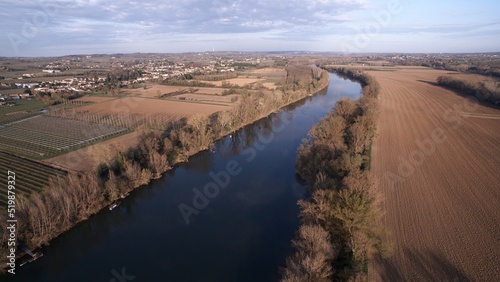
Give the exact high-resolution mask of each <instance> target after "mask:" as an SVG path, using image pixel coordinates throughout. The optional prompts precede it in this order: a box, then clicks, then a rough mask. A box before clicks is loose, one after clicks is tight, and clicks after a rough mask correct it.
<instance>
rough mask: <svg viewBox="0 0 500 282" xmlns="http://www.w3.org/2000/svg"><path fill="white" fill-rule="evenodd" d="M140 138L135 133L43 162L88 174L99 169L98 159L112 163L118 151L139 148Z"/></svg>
mask: <svg viewBox="0 0 500 282" xmlns="http://www.w3.org/2000/svg"><path fill="white" fill-rule="evenodd" d="M138 137H139V133H138V132H137V131H134V132H132V133H128V134H125V135H122V136H119V137H116V138H113V139H111V140H107V141H104V142H100V143H98V144H94V145H92V146H88V147H85V148H82V149H79V150H76V151H73V152H69V153H67V154H64V155H60V156H57V157H54V158H50V159H46V160H43V161H42V162H43V163H45V164H48V165H52V166H54V167H56V168H59V169H64V170H69V171H77V172H87V171H89V170H92V169H95V168H96V167H97V165H98V163H97V162H96V161H95V160H96V159H100V160H101V161H103V160H106V161H110V160H111V159H112V158H113V157H114V156H116V152H117V151H118V150H121V151H125V150H126V149H127V148H130V147H133V146H137V145H138V143H139V138H138Z"/></svg>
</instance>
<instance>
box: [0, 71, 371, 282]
mask: <svg viewBox="0 0 500 282" xmlns="http://www.w3.org/2000/svg"><path fill="white" fill-rule="evenodd" d="M360 90H361V87H360V85H359V84H358V83H355V82H352V81H349V80H345V79H343V78H340V77H338V76H336V75H334V74H330V84H329V87H328V88H327V89H326V90H324V91H322V92H320V93H318V94H316V95H314V96H313V97H310V98H307V99H304V100H302V101H300V102H297V103H295V104H294V105H291V106H288V107H286V108H284V109H283V110H281V111H280V112H278V113H275V114H272V115H271V116H269V117H267V118H264V119H262V120H259V121H257V122H255V123H253V124H251V125H248V126H246V127H244V128H242V129H241V130H239V131H237V132H235V133H234V134H233V135H231V136H228V137H226V138H224V139H222V140H220V141H219V142H217V143H216V144H215V149H214V150H213V151H204V152H201V153H199V154H197V155H195V156H193V157H192V158H190V160H189V162H188V163H185V164H182V165H179V166H177V167H176V168H174V169H173V170H171V171H169V172H167V173H166V174H165V175H164V176H163V177H162V178H161V179H158V180H154V181H152V182H151V183H150V184H149V185H147V186H145V187H142V188H140V189H137V190H135V191H133V192H132V193H131V194H130V196H129V197H127V198H126V199H124V200H123V201H122V203H121V205H120V206H118V207H117V208H115V209H114V210H111V211H109V210H107V209H106V210H103V211H101V212H99V213H98V214H97V215H94V216H92V217H91V218H89V219H88V220H86V221H85V222H82V223H80V224H78V225H77V226H75V227H74V228H73V229H71V230H70V231H68V232H66V233H64V234H63V235H62V236H60V237H59V238H56V239H55V240H53V241H52V242H51V245H50V246H48V247H45V248H43V249H42V252H43V253H44V256H43V257H42V258H40V259H38V260H37V261H36V262H33V263H29V264H27V265H24V266H22V267H18V268H17V269H16V274H15V275H11V274H8V275H7V277H0V278H7V279H8V280H12V281H51V282H52V281H218V282H221V281H252V282H253V281H277V280H278V279H279V272H280V268H281V267H283V266H284V264H285V259H286V257H287V256H288V255H289V254H290V253H291V252H292V251H293V250H292V247H291V244H290V240H291V239H292V238H293V236H294V234H295V232H296V230H297V228H298V225H299V219H298V218H297V215H298V212H299V208H298V206H297V200H298V199H300V198H302V197H303V195H304V191H305V186H304V184H303V183H301V182H300V180H299V179H298V177H297V176H296V173H295V160H296V155H297V154H296V152H297V148H298V146H299V144H300V142H301V141H302V139H303V138H306V137H307V132H308V131H309V130H310V129H311V127H312V126H313V125H314V124H316V123H317V122H318V121H319V120H320V119H321V118H322V117H323V116H325V115H326V114H327V113H328V112H329V111H330V110H331V109H332V108H333V107H334V105H335V103H336V101H337V100H338V98H340V97H351V98H354V99H357V98H358V97H359V95H360V92H361V91H360Z"/></svg>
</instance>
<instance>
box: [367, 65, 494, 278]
mask: <svg viewBox="0 0 500 282" xmlns="http://www.w3.org/2000/svg"><path fill="white" fill-rule="evenodd" d="M369 73H370V74H371V75H372V76H374V77H375V78H376V79H377V81H379V83H380V85H381V95H380V98H379V103H380V105H381V116H380V120H379V127H378V137H377V138H376V140H375V143H374V147H373V152H372V162H373V163H372V169H373V172H374V174H375V176H376V178H377V180H378V182H379V187H380V190H381V193H382V194H383V203H382V208H383V210H384V212H385V216H384V219H385V223H386V225H387V227H388V228H389V230H390V231H391V232H392V237H393V241H394V242H395V246H394V247H395V251H394V255H393V256H392V257H391V258H390V259H387V260H384V259H381V258H377V259H375V261H374V262H373V263H372V266H371V267H370V270H371V273H370V281H374V280H382V281H464V280H465V281H466V280H475V281H500V119H499V118H498V117H500V110H499V109H497V108H493V107H489V106H485V105H479V104H475V103H470V102H469V100H467V99H466V98H465V97H463V96H459V95H457V94H455V93H454V92H451V91H448V90H445V89H443V88H441V87H439V86H436V85H433V84H432V82H435V80H436V78H437V76H439V75H443V74H445V72H441V71H436V70H430V69H427V70H418V69H404V70H400V71H395V72H389V71H372V72H369Z"/></svg>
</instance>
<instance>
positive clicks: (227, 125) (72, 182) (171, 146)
mask: <svg viewBox="0 0 500 282" xmlns="http://www.w3.org/2000/svg"><path fill="white" fill-rule="evenodd" d="M324 73H326V72H324ZM324 73H323V75H322V77H320V79H318V80H317V84H316V85H317V87H316V89H317V91H316V90H315V91H314V92H319V91H321V90H322V89H324V88H326V87H327V86H328V81H329V77H328V75H327V73H326V75H325V74H324ZM313 79H315V78H314V77H313ZM294 85H295V82H294ZM294 87H295V86H294ZM312 94H313V93H311V92H310V91H307V90H305V88H304V90H295V91H288V92H286V93H283V95H286V99H281V100H278V99H276V98H273V97H268V98H266V97H257V99H250V98H251V97H247V98H245V99H247V100H245V101H244V102H246V103H243V102H242V103H241V104H242V105H243V106H242V107H239V108H237V109H236V110H235V111H234V112H231V113H225V114H223V113H221V114H219V115H217V116H214V117H213V120H215V122H220V123H213V124H212V123H210V122H209V119H203V118H202V117H197V119H194V120H188V121H187V123H186V124H185V125H184V126H183V127H175V126H174V127H173V128H171V129H170V130H167V131H166V132H155V131H149V132H144V133H143V134H142V136H141V142H140V144H139V146H138V147H136V148H129V149H128V150H127V151H126V152H118V153H117V156H116V158H115V159H114V160H113V161H111V162H110V163H107V164H103V165H101V168H100V175H99V176H96V175H91V174H85V175H76V174H71V175H70V176H68V178H66V179H57V180H54V181H53V183H52V185H51V186H52V187H51V189H50V193H44V194H43V195H33V197H32V199H30V201H31V202H29V201H22V203H21V204H20V205H19V206H18V214H19V217H20V221H21V222H22V226H23V228H24V229H23V231H24V233H25V234H19V235H18V236H19V237H18V238H19V239H21V240H23V241H24V242H26V244H27V245H28V246H29V248H30V249H35V248H38V247H40V246H43V245H46V244H48V243H49V242H50V241H51V240H53V239H54V238H56V237H58V236H60V235H61V234H63V233H64V232H67V231H68V230H70V229H72V228H73V227H74V226H76V225H77V224H79V223H81V222H82V221H84V220H86V219H88V218H89V217H91V216H92V215H94V214H96V213H98V212H99V211H100V210H102V209H103V208H106V207H107V206H108V205H109V204H110V203H112V202H113V201H115V200H117V199H119V198H120V196H121V195H125V194H127V193H128V192H130V191H132V190H134V189H136V188H138V187H141V186H142V185H145V184H147V183H149V182H150V181H151V180H152V179H156V178H159V177H161V175H162V174H163V173H165V172H166V171H168V170H170V169H172V168H173V167H174V166H176V165H178V164H179V163H182V162H185V161H187V160H188V159H189V157H191V156H193V155H195V154H197V153H198V152H200V151H203V150H206V149H207V148H209V147H210V146H211V145H212V144H213V143H214V142H215V141H216V140H219V139H221V138H223V137H224V136H226V135H228V134H231V133H232V132H234V131H236V130H237V129H239V128H242V127H244V126H245V125H247V124H252V123H254V122H255V121H257V120H259V119H261V118H263V117H266V116H268V115H270V114H272V113H273V112H276V111H277V110H279V109H281V108H283V107H286V106H287V105H290V104H293V103H295V102H297V101H300V100H302V99H304V98H306V97H308V96H310V95H312ZM266 99H268V100H266ZM266 101H271V102H272V103H269V104H264V103H263V102H266ZM278 101H281V103H277V102H278ZM255 109H258V110H255ZM227 114H230V115H229V117H230V118H231V117H232V118H233V119H230V120H229V121H225V120H224V118H225V117H227ZM231 115H232V116H231ZM57 214H59V215H62V216H56V215H57ZM54 219H58V220H60V222H58V221H57V220H54ZM4 222H6V221H2V223H4ZM2 242H7V241H6V240H2ZM5 249H6V247H5V246H2V251H3V250H5ZM2 258H5V256H3V255H2Z"/></svg>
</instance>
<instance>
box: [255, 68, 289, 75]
mask: <svg viewBox="0 0 500 282" xmlns="http://www.w3.org/2000/svg"><path fill="white" fill-rule="evenodd" d="M249 73H267V74H269V73H280V74H283V76H285V75H286V71H285V69H283V68H262V69H256V70H251V71H249Z"/></svg>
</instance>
